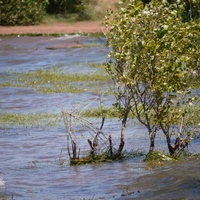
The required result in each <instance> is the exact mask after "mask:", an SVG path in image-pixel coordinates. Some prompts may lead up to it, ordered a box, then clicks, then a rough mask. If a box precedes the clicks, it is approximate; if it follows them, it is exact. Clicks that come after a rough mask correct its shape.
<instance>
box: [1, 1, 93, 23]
mask: <svg viewBox="0 0 200 200" xmlns="http://www.w3.org/2000/svg"><path fill="white" fill-rule="evenodd" d="M90 1H91V0H0V25H4V26H8V25H33V24H39V23H41V21H42V19H43V17H44V16H45V14H61V15H66V14H70V13H76V14H77V20H87V19H88V18H89V17H88V16H87V12H86V6H87V4H89V2H90Z"/></svg>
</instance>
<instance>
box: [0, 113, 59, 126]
mask: <svg viewBox="0 0 200 200" xmlns="http://www.w3.org/2000/svg"><path fill="white" fill-rule="evenodd" d="M61 122H62V123H63V120H62V115H61V114H52V113H39V114H33V113H29V114H27V115H26V114H17V113H0V127H1V128H6V127H10V126H14V127H18V126H23V127H53V126H56V125H58V124H60V123H61Z"/></svg>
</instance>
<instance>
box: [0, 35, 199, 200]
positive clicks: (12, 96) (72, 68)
mask: <svg viewBox="0 0 200 200" xmlns="http://www.w3.org/2000/svg"><path fill="white" fill-rule="evenodd" d="M77 41H78V42H80V43H82V44H89V43H97V44H100V45H103V43H104V39H103V38H99V39H94V38H90V37H86V36H85V37H81V36H79V35H75V36H68V35H66V36H63V37H59V38H58V37H57V38H53V37H1V40H0V75H1V76H0V81H2V80H3V79H1V77H3V76H4V75H6V77H8V78H9V79H12V74H13V73H15V72H29V71H35V70H38V69H48V68H50V67H52V66H54V65H56V66H58V67H59V69H60V70H61V71H62V72H63V73H77V72H79V73H85V72H86V73H87V72H90V71H95V70H96V69H95V68H91V67H89V66H88V64H87V63H103V62H105V61H106V55H107V53H108V49H107V48H106V47H103V46H102V47H90V48H64V49H63V48H61V49H55V50H49V49H48V47H52V46H54V45H57V46H58V45H63V44H68V43H72V42H77ZM3 81H5V80H3ZM0 97H1V98H0V112H2V113H17V114H28V113H49V112H50V113H59V112H61V110H62V109H63V108H64V109H71V108H72V107H74V106H75V105H78V106H79V107H81V106H82V105H84V102H86V101H87V102H94V101H96V100H99V96H98V95H97V94H95V93H90V92H83V93H78V94H70V93H62V94H61V93H57V94H42V93H38V92H36V91H34V90H33V89H31V88H23V87H20V88H16V87H1V88H0ZM105 102H106V104H109V105H111V104H112V97H109V96H107V99H106V100H105ZM91 120H92V121H93V122H94V123H96V124H97V126H98V127H99V125H100V123H101V122H99V120H98V119H91ZM0 127H1V128H0V199H1V196H4V197H7V199H16V200H18V199H19V200H24V199H31V200H36V199H37V200H38V199H51V200H53V199H74V200H76V199H77V200H78V199H195V200H196V199H197V200H198V199H200V173H199V170H200V160H198V159H197V158H196V159H194V158H193V159H190V160H189V161H188V162H182V163H181V162H177V164H173V165H169V166H164V167H159V168H157V169H154V170H148V169H147V166H146V164H145V163H144V162H143V159H144V156H142V157H136V158H131V159H125V160H123V161H117V162H108V163H101V164H87V165H82V166H70V165H69V158H68V153H67V149H66V147H67V132H66V129H65V126H64V123H63V124H60V125H55V126H53V127H40V128H35V127H32V128H29V127H23V126H12V125H10V126H9V127H3V126H0ZM119 128H120V124H119V122H118V120H117V119H112V120H106V122H105V131H106V130H109V131H111V134H112V136H113V138H114V139H115V140H116V141H119V140H118V139H119V131H120V130H119ZM145 132H146V130H145V129H144V128H143V127H141V126H139V125H137V124H135V125H131V123H130V124H129V126H128V129H127V135H126V145H125V149H126V150H128V149H132V150H135V151H137V150H141V151H144V152H147V151H148V147H149V139H148V135H147V134H145ZM82 134H83V135H84V137H85V140H87V139H88V138H87V133H82ZM156 142H157V143H158V147H157V148H158V149H161V150H165V149H166V146H165V142H164V138H163V137H162V136H159V135H158V137H157V140H156ZM189 150H190V151H191V152H192V153H195V152H200V138H199V137H197V138H195V139H194V141H193V142H192V144H191V146H190V147H189ZM63 161H65V162H64V163H63ZM2 199H3V197H2Z"/></svg>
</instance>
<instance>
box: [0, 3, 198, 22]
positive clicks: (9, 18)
mask: <svg viewBox="0 0 200 200" xmlns="http://www.w3.org/2000/svg"><path fill="white" fill-rule="evenodd" d="M128 1H129V0H127V2H128ZM141 1H142V2H143V4H144V6H145V5H146V4H147V3H150V2H151V0H141ZM181 1H183V2H184V3H185V10H184V11H183V20H184V21H189V20H190V19H191V18H199V17H200V3H199V1H197V0H181ZM168 2H169V3H176V2H177V0H168ZM96 3H97V0H0V25H4V26H9V25H33V24H39V23H41V21H42V20H43V18H44V16H45V15H46V14H50V15H52V14H53V15H55V14H59V15H61V16H67V15H68V14H76V20H89V19H91V15H90V13H89V12H90V11H91V10H89V9H88V5H89V4H90V5H96Z"/></svg>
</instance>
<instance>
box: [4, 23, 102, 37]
mask: <svg viewBox="0 0 200 200" xmlns="http://www.w3.org/2000/svg"><path fill="white" fill-rule="evenodd" d="M99 32H106V28H105V26H104V25H103V24H102V22H88V21H87V22H76V23H56V24H49V25H46V24H45V25H35V26H0V35H11V34H53V33H58V34H59V33H61V34H64V33H99Z"/></svg>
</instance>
